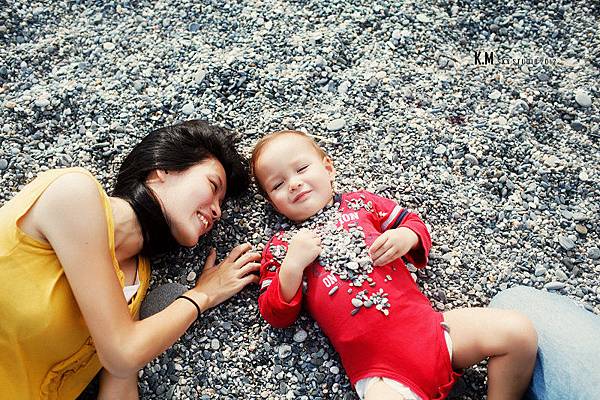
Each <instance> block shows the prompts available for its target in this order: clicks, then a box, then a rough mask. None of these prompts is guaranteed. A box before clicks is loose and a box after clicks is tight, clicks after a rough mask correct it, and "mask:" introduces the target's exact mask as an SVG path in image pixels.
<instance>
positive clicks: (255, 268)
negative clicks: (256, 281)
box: [240, 262, 260, 276]
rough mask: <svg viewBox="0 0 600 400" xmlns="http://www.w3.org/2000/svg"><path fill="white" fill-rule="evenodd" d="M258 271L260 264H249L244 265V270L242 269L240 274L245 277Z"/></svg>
mask: <svg viewBox="0 0 600 400" xmlns="http://www.w3.org/2000/svg"><path fill="white" fill-rule="evenodd" d="M258 270H260V263H257V262H253V263H250V262H249V263H247V264H246V265H244V266H243V267H242V268H240V274H241V276H245V275H247V274H250V273H252V272H256V271H258Z"/></svg>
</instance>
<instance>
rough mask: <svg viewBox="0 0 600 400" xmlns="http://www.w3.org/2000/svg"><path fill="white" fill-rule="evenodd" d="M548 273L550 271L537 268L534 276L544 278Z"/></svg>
mask: <svg viewBox="0 0 600 400" xmlns="http://www.w3.org/2000/svg"><path fill="white" fill-rule="evenodd" d="M546 272H548V270H547V269H546V268H544V267H537V268H536V269H535V272H534V275H535V276H543V275H546Z"/></svg>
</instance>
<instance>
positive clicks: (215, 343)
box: [210, 339, 221, 350]
mask: <svg viewBox="0 0 600 400" xmlns="http://www.w3.org/2000/svg"><path fill="white" fill-rule="evenodd" d="M220 347H221V343H220V342H219V339H213V340H211V341H210V348H211V349H213V350H219V348H220Z"/></svg>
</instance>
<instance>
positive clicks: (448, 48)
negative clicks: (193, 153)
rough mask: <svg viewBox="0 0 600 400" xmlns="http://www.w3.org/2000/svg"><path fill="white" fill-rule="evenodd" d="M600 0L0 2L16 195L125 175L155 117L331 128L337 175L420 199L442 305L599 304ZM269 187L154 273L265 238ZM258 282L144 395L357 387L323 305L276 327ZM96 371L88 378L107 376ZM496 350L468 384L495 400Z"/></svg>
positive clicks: (150, 371)
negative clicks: (530, 292)
mask: <svg viewBox="0 0 600 400" xmlns="http://www.w3.org/2000/svg"><path fill="white" fill-rule="evenodd" d="M599 13H600V6H599V3H598V2H593V1H574V2H568V1H552V0H550V1H548V2H529V1H528V2H518V1H513V0H507V1H503V2H495V1H484V0H482V1H442V0H437V1H406V2H400V1H396V2H386V1H380V0H371V1H362V0H356V1H340V0H332V1H324V0H307V1H289V2H283V1H276V0H272V1H269V0H266V1H245V0H242V1H238V2H227V1H225V2H223V1H189V0H180V1H176V2H175V1H173V2H169V1H157V2H148V1H128V0H123V1H107V2H102V1H56V2H40V1H31V2H30V1H27V2H25V1H22V0H12V1H11V2H9V3H6V2H5V3H4V4H2V5H1V6H0V145H1V147H0V182H1V185H0V187H1V190H0V204H2V203H4V202H5V201H7V200H8V199H9V198H11V197H12V196H13V195H14V193H15V192H17V191H18V190H19V188H21V187H22V186H23V185H24V184H25V183H26V182H28V181H29V180H31V179H32V178H33V177H34V176H36V175H37V174H38V173H39V172H41V171H43V170H46V169H48V168H55V167H65V166H76V165H77V166H83V167H86V168H89V169H90V170H91V171H92V172H93V173H94V174H95V175H96V176H97V177H98V179H100V181H102V182H103V183H104V184H106V186H107V188H109V187H110V185H111V183H112V180H111V179H112V177H113V176H114V174H115V171H116V168H117V166H118V164H119V162H120V160H121V159H122V158H123V157H124V155H125V154H126V153H127V151H128V150H129V149H130V148H131V147H132V145H133V144H134V143H135V142H136V141H137V140H139V138H141V137H143V136H144V135H145V134H146V133H148V132H149V131H150V130H151V129H153V128H157V127H161V126H164V125H167V124H172V123H174V122H176V121H180V120H184V119H190V118H202V119H207V120H209V121H211V122H213V123H217V124H221V125H223V126H226V127H229V128H232V129H235V130H236V131H237V132H239V135H240V139H241V141H240V149H241V150H242V151H248V150H249V149H250V147H251V145H252V143H253V142H254V141H255V140H256V139H257V138H258V137H260V136H261V135H262V134H264V133H266V132H270V131H273V130H277V129H281V128H294V129H302V130H305V131H307V132H309V133H311V134H314V135H317V136H318V137H319V139H320V143H321V144H322V145H323V147H324V148H325V149H326V150H327V151H328V152H329V153H330V155H331V156H332V158H333V159H334V161H335V165H336V168H337V170H338V174H339V175H338V180H337V188H338V190H340V191H342V190H350V189H357V188H366V189H368V190H370V191H373V192H376V193H379V194H382V195H385V196H388V197H391V198H394V199H396V200H398V201H399V202H400V203H401V204H403V205H404V206H406V207H408V208H411V209H412V210H414V211H416V212H418V213H419V214H420V216H421V217H422V218H423V219H424V220H425V221H426V222H427V223H428V225H429V226H430V228H431V232H432V236H433V240H434V247H433V249H432V254H431V261H430V265H429V266H428V268H427V269H426V270H425V271H423V272H419V274H418V283H419V285H420V287H421V288H422V289H423V291H424V293H425V294H426V295H427V296H428V297H429V298H430V299H431V300H432V303H433V305H434V306H435V307H436V308H437V309H439V310H448V309H452V308H456V307H462V306H480V305H486V304H487V303H488V302H489V299H490V298H491V297H492V296H493V295H494V294H495V293H497V292H498V291H500V290H502V289H505V288H508V287H511V286H514V285H528V286H533V287H536V288H540V289H543V290H551V291H555V292H559V293H561V294H564V295H566V296H569V297H571V298H573V299H575V300H576V301H577V302H579V303H580V304H581V305H582V306H583V307H585V308H587V309H588V310H590V311H591V312H594V313H596V314H600V286H599V280H598V273H599V272H600V262H599V261H598V260H599V258H600V250H599V249H598V247H599V244H598V239H599V231H600V229H599V225H598V223H599V213H598V209H599V204H600V202H599V200H600V190H599V188H600V186H599V177H598V172H599V167H598V166H599V165H600V152H599V151H598V138H599V137H600V131H599V128H598V122H599V117H598V107H599V104H600V103H599V101H598V96H599V95H600V87H599V86H598V82H599V81H598V73H599V67H600V37H599V35H598V19H597V17H596V16H597V15H598V14H599ZM275 221H276V217H275V216H274V214H273V211H272V210H271V209H270V208H269V207H268V206H266V205H265V202H264V201H263V200H262V199H261V198H260V196H258V195H257V193H256V191H255V190H254V191H253V193H252V194H251V195H250V196H248V197H246V198H244V199H242V200H239V201H236V202H232V203H229V204H228V205H227V208H226V212H225V218H224V221H223V222H222V223H221V224H220V225H219V226H218V227H217V229H215V231H214V232H213V234H212V235H210V237H208V238H205V239H204V240H203V241H202V243H201V244H200V245H199V246H198V247H197V248H194V249H191V250H182V251H181V252H179V253H178V254H171V255H168V256H165V257H163V258H162V259H158V260H155V263H154V265H155V268H154V273H153V284H154V285H157V284H160V283H164V282H169V281H177V282H181V283H185V284H187V285H191V284H193V282H194V278H195V277H196V276H197V275H198V274H199V273H200V272H201V266H202V262H203V259H204V257H205V254H206V253H205V251H204V249H205V247H206V245H208V244H211V245H216V246H217V247H218V248H219V249H220V256H221V257H222V256H224V255H225V254H226V250H227V249H229V248H231V247H232V246H234V245H235V244H238V243H241V242H244V241H250V242H251V243H253V244H254V245H255V246H256V247H257V248H260V246H261V245H262V244H263V243H264V242H266V240H267V239H268V237H269V234H270V233H271V229H270V227H271V226H273V224H274V222H275ZM257 295H258V291H257V288H255V287H252V288H248V289H246V290H244V291H243V292H242V293H241V294H240V295H238V296H237V297H235V298H234V299H232V300H230V301H228V302H227V303H226V304H224V305H223V306H221V307H219V308H217V309H215V310H212V311H210V312H208V313H207V314H206V315H204V316H203V318H202V320H201V321H200V322H199V323H198V324H196V325H195V326H194V327H192V328H191V329H189V331H188V332H187V333H186V335H185V336H184V337H183V338H182V339H181V340H180V341H178V342H177V343H176V344H175V345H174V346H173V347H172V348H171V349H170V350H168V351H167V352H166V353H165V354H164V355H163V356H161V357H159V358H158V359H156V360H155V361H153V362H152V363H151V364H150V365H148V366H147V367H146V368H144V370H142V371H141V372H140V392H141V397H142V398H144V399H165V398H201V399H280V398H281V399H283V398H286V399H295V398H297V399H355V398H356V397H355V395H354V393H353V391H352V388H351V387H350V385H349V382H348V380H347V378H346V376H345V374H344V371H343V368H342V367H341V365H340V363H339V359H338V357H337V356H336V354H335V352H334V351H333V350H332V348H331V346H330V344H329V342H328V341H327V339H326V338H324V337H323V335H322V333H321V332H320V330H319V328H318V327H317V326H315V324H314V323H313V322H312V321H311V320H310V318H309V317H307V316H302V317H301V318H300V320H299V321H298V322H297V323H296V324H295V325H294V326H293V327H291V328H289V329H286V330H275V329H272V328H270V327H268V326H267V325H266V324H265V322H264V321H262V320H261V318H260V316H259V314H258V309H257V305H256V304H257ZM92 392H93V390H92V389H90V390H89V391H88V395H89V394H90V393H92ZM484 394H485V366H484V365H480V366H478V367H476V368H473V369H470V370H468V371H467V373H466V375H465V378H464V380H463V381H462V382H461V383H460V384H459V387H458V388H457V391H456V392H455V394H454V397H455V398H460V399H482V398H484V397H485V395H484Z"/></svg>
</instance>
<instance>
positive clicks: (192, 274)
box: [186, 271, 196, 282]
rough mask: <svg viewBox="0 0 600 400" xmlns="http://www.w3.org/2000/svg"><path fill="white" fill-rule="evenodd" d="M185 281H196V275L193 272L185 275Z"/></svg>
mask: <svg viewBox="0 0 600 400" xmlns="http://www.w3.org/2000/svg"><path fill="white" fill-rule="evenodd" d="M186 279H187V281H188V282H194V281H195V280H196V273H195V272H194V271H192V272H190V273H189V274H187V277H186Z"/></svg>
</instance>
